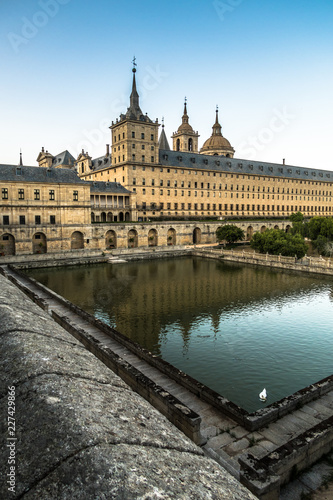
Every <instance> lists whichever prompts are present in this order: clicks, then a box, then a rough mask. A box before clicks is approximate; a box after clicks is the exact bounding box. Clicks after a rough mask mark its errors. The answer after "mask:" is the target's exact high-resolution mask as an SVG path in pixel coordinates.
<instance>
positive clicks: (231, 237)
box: [216, 224, 245, 243]
mask: <svg viewBox="0 0 333 500" xmlns="http://www.w3.org/2000/svg"><path fill="white" fill-rule="evenodd" d="M216 237H217V239H218V240H219V241H222V240H225V241H226V242H227V243H235V242H236V241H241V240H244V239H245V233H244V231H243V229H241V228H240V227H237V226H234V225H231V224H226V225H225V226H221V227H219V228H218V229H217V230H216Z"/></svg>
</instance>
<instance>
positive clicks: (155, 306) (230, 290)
mask: <svg viewBox="0 0 333 500" xmlns="http://www.w3.org/2000/svg"><path fill="white" fill-rule="evenodd" d="M29 274H30V275H32V276H33V277H34V278H36V279H38V280H39V281H41V282H42V283H43V284H45V285H46V286H48V287H49V288H51V289H52V290H55V291H56V292H57V293H59V294H61V295H63V296H64V297H66V298H67V299H69V300H70V301H71V302H73V303H75V304H77V305H79V306H80V307H82V308H83V309H85V310H86V311H88V312H90V313H91V314H94V315H95V316H96V317H98V318H100V319H102V320H104V321H105V322H106V323H108V324H109V325H111V326H113V327H114V328H116V329H117V330H118V331H120V332H122V333H123V334H125V335H127V336H128V337H129V338H131V339H132V340H134V341H136V342H139V343H140V344H141V345H143V346H144V347H146V348H147V349H149V350H150V351H152V352H153V353H154V354H157V355H159V356H161V357H162V358H163V359H165V360H167V361H168V362H169V363H172V364H173V365H175V366H176V367H178V368H179V369H181V370H183V371H184V372H186V373H188V374H189V375H191V376H193V377H194V378H196V379H198V380H199V381H201V382H202V383H204V384H206V385H208V386H209V387H211V388H212V389H214V390H215V391H217V392H219V393H220V394H222V395H223V396H225V397H227V398H228V399H231V400H232V401H234V402H235V403H236V404H238V405H240V406H242V407H243V408H245V409H246V410H248V411H254V410H256V409H258V408H260V407H261V406H262V403H260V401H259V398H258V394H259V392H260V391H261V390H262V389H263V388H264V387H266V390H267V392H268V400H267V404H271V403H273V402H274V401H277V400H278V399H281V398H282V397H285V396H287V395H289V394H292V393H293V392H295V391H297V390H299V389H301V388H303V387H305V386H307V385H309V384H311V383H314V382H317V381H318V380H320V379H322V378H323V377H326V376H328V375H331V374H332V373H333V361H332V360H333V302H332V298H333V295H332V284H333V281H332V279H331V278H325V277H316V276H307V275H300V274H292V273H283V272H274V271H268V270H266V269H265V268H252V267H249V266H246V267H242V266H240V265H234V264H223V263H219V262H217V261H214V260H208V259H207V260H205V259H201V258H190V257H189V258H187V257H186V258H179V259H168V260H161V261H143V262H135V263H128V264H113V265H112V264H100V265H96V266H89V267H76V268H75V267H71V268H61V269H47V270H45V269H44V270H43V269H40V270H34V271H30V272H29Z"/></svg>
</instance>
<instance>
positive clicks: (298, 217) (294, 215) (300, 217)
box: [289, 212, 304, 222]
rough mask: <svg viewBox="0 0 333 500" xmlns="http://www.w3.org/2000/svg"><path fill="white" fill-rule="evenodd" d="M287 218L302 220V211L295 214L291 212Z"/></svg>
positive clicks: (295, 220)
mask: <svg viewBox="0 0 333 500" xmlns="http://www.w3.org/2000/svg"><path fill="white" fill-rule="evenodd" d="M289 220H290V221H291V222H303V220H304V215H303V214H302V212H297V213H296V214H291V216H290V217H289Z"/></svg>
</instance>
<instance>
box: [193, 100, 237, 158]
mask: <svg viewBox="0 0 333 500" xmlns="http://www.w3.org/2000/svg"><path fill="white" fill-rule="evenodd" d="M221 130H222V127H221V125H220V124H219V120H218V109H216V120H215V123H214V125H213V133H212V135H211V136H210V138H209V139H207V141H205V142H204V144H203V146H202V148H201V149H200V153H205V154H212V155H224V156H230V157H233V155H234V152H235V150H234V148H233V147H232V146H231V144H230V142H229V141H228V139H226V138H225V137H223V135H222V132H221Z"/></svg>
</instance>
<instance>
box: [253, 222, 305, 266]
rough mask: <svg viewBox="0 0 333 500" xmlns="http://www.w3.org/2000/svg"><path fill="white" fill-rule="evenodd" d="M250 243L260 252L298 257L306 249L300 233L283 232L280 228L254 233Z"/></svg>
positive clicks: (300, 256) (301, 255) (302, 254)
mask: <svg viewBox="0 0 333 500" xmlns="http://www.w3.org/2000/svg"><path fill="white" fill-rule="evenodd" d="M250 244H251V247H252V248H254V249H255V250H258V251H259V252H260V253H269V254H271V255H280V254H281V255H286V256H290V257H292V256H294V255H296V256H297V258H298V259H300V258H302V257H304V255H305V254H306V252H307V249H308V247H307V244H306V243H305V241H304V238H303V237H302V236H301V235H300V234H290V233H285V232H284V231H283V230H282V229H268V230H267V231H265V232H263V233H255V234H254V235H253V237H252V239H251V243H250Z"/></svg>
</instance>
